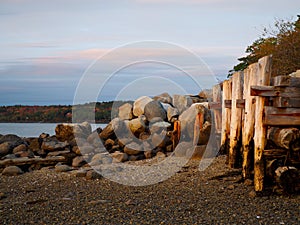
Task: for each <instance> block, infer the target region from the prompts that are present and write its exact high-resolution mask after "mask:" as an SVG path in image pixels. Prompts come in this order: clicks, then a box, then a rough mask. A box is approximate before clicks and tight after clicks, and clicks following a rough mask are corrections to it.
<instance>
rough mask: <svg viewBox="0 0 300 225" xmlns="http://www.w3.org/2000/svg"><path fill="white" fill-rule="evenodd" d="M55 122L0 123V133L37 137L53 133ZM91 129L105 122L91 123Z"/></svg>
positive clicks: (103, 125) (102, 125)
mask: <svg viewBox="0 0 300 225" xmlns="http://www.w3.org/2000/svg"><path fill="white" fill-rule="evenodd" d="M56 125H57V123H0V134H2V135H4V134H16V135H18V136H20V137H38V136H39V135H40V134H41V133H47V134H50V135H54V134H55V127H56ZM91 125H92V130H95V129H96V128H98V127H101V128H104V127H105V126H106V125H107V124H91Z"/></svg>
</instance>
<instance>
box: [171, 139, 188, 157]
mask: <svg viewBox="0 0 300 225" xmlns="http://www.w3.org/2000/svg"><path fill="white" fill-rule="evenodd" d="M191 147H192V143H191V142H180V143H179V144H178V145H177V146H176V148H175V150H174V152H173V154H174V156H176V157H186V155H187V151H188V149H189V148H191Z"/></svg>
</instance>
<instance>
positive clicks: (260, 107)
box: [251, 56, 272, 191]
mask: <svg viewBox="0 0 300 225" xmlns="http://www.w3.org/2000/svg"><path fill="white" fill-rule="evenodd" d="M271 64H272V58H271V56H265V57H263V58H261V59H260V60H259V61H258V71H257V73H258V74H257V75H258V77H259V79H258V81H257V85H269V84H270V79H271ZM251 95H252V93H251ZM266 101H267V99H266V98H264V97H257V98H256V103H255V131H254V188H255V191H263V189H264V177H265V170H264V160H263V151H264V148H265V146H266V142H267V138H266V136H267V128H266V126H264V123H263V122H264V106H265V103H266Z"/></svg>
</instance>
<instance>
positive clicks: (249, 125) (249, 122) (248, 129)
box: [242, 63, 258, 179]
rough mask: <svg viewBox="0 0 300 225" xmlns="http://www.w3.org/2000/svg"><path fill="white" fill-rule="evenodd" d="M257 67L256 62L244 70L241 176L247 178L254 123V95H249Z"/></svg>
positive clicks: (251, 159)
mask: <svg viewBox="0 0 300 225" xmlns="http://www.w3.org/2000/svg"><path fill="white" fill-rule="evenodd" d="M257 67H258V64H257V63H254V64H251V65H250V66H249V67H248V68H247V69H246V70H245V71H244V99H245V111H244V117H245V118H244V126H243V132H242V142H243V143H242V145H243V178H244V179H249V178H250V174H251V168H253V154H254V152H253V147H254V146H253V137H254V123H255V97H254V96H251V89H250V87H251V85H256V84H257Z"/></svg>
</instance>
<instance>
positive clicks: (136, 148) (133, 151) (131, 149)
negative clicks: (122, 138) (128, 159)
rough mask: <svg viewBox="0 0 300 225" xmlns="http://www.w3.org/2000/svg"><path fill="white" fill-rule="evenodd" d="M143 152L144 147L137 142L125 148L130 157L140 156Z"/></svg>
mask: <svg viewBox="0 0 300 225" xmlns="http://www.w3.org/2000/svg"><path fill="white" fill-rule="evenodd" d="M142 150H143V149H142V146H141V145H140V144H138V143H135V142H131V143H129V144H127V145H126V146H125V147H124V152H125V153H126V154H128V155H137V154H140V153H141V152H142Z"/></svg>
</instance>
